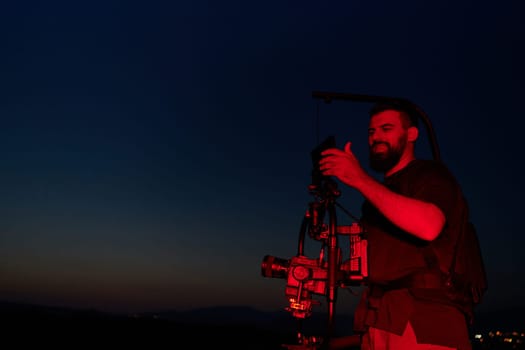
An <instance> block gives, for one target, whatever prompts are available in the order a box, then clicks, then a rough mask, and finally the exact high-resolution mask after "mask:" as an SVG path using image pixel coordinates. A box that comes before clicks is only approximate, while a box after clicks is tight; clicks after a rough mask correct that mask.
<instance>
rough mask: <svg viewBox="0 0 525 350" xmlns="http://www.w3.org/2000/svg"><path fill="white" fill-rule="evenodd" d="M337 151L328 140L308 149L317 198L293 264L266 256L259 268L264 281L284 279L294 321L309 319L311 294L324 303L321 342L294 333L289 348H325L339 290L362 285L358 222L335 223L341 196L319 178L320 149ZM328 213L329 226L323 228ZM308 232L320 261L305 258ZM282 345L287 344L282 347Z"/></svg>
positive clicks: (362, 246)
mask: <svg viewBox="0 0 525 350" xmlns="http://www.w3.org/2000/svg"><path fill="white" fill-rule="evenodd" d="M331 147H335V139H334V137H332V136H331V137H329V138H327V139H326V140H325V141H324V142H323V143H321V144H320V145H319V146H318V147H316V148H315V149H314V150H312V153H311V155H312V163H313V170H312V183H311V184H310V185H309V186H308V190H309V192H310V194H312V195H313V196H314V197H315V200H314V201H313V202H310V203H309V208H308V210H307V212H306V215H305V216H304V218H303V222H302V225H301V230H300V234H299V246H298V251H297V255H296V256H295V257H292V258H291V259H282V258H276V257H274V256H271V255H266V256H265V257H264V259H263V262H262V266H261V273H262V275H263V276H264V277H274V278H283V279H286V280H287V285H286V289H285V295H286V297H287V299H288V302H289V306H288V307H287V308H286V310H287V311H289V312H291V313H292V316H293V317H295V318H297V319H300V320H303V319H305V318H307V317H309V316H310V315H311V314H312V307H313V305H314V304H317V303H319V302H318V301H317V300H314V299H313V296H314V295H324V296H326V299H327V304H328V333H327V334H326V335H325V336H324V337H306V336H304V335H303V334H302V333H301V331H300V330H299V331H298V334H297V338H298V343H299V344H298V345H289V346H287V347H288V348H293V349H299V348H301V347H303V348H306V349H313V348H316V347H317V346H320V345H321V342H322V344H326V342H327V340H328V339H330V338H331V336H332V334H333V327H334V315H335V302H336V297H337V288H338V287H345V286H349V285H353V286H356V285H360V284H363V283H364V282H365V281H366V277H367V275H368V272H367V259H366V252H367V249H366V240H365V239H364V238H363V236H362V234H363V230H362V229H361V227H360V225H359V224H358V223H357V222H354V223H353V224H352V225H350V226H338V225H337V218H336V205H337V203H336V198H337V197H339V196H340V191H339V189H338V188H337V183H336V182H335V181H334V180H333V179H331V178H329V177H325V176H322V175H321V172H320V170H319V168H318V167H319V164H318V162H319V159H320V158H321V152H322V151H323V150H324V149H327V148H331ZM326 214H328V223H326V220H325V219H326ZM306 232H308V234H309V236H310V237H311V238H312V239H315V240H317V241H320V242H322V248H321V251H320V255H319V257H318V258H309V257H306V256H305V255H304V243H305V241H304V240H305V236H306ZM338 235H347V236H348V237H349V239H350V250H349V252H350V254H349V255H350V256H349V259H348V260H346V261H342V250H341V248H340V247H339V246H338ZM285 346H286V345H285Z"/></svg>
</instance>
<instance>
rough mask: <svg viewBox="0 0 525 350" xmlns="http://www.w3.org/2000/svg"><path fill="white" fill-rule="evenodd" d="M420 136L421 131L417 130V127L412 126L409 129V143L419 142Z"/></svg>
mask: <svg viewBox="0 0 525 350" xmlns="http://www.w3.org/2000/svg"><path fill="white" fill-rule="evenodd" d="M418 136H419V129H418V128H416V127H415V126H411V127H409V128H408V141H409V142H414V141H416V140H417V138H418Z"/></svg>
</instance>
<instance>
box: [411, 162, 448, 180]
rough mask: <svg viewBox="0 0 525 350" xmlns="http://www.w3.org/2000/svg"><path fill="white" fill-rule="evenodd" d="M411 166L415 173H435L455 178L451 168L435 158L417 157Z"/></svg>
mask: <svg viewBox="0 0 525 350" xmlns="http://www.w3.org/2000/svg"><path fill="white" fill-rule="evenodd" d="M410 168H411V169H412V171H413V172H415V173H420V174H422V175H423V174H435V175H439V176H446V177H450V178H454V175H453V174H452V172H451V171H450V169H449V168H448V167H447V166H446V165H445V164H444V163H443V162H441V161H438V160H434V159H416V160H414V161H413V162H412V163H411V164H410Z"/></svg>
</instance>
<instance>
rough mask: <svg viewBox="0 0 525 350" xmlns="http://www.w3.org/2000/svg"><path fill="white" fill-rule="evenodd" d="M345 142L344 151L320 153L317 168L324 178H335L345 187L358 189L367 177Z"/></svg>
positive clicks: (331, 150) (333, 150)
mask: <svg viewBox="0 0 525 350" xmlns="http://www.w3.org/2000/svg"><path fill="white" fill-rule="evenodd" d="M350 146H351V142H347V143H346V145H345V148H344V150H340V149H337V148H330V149H327V150H325V151H323V152H322V153H321V156H322V158H321V160H320V161H319V168H320V169H321V172H322V174H323V175H325V176H335V177H336V178H338V179H339V180H340V181H341V182H343V183H344V184H345V185H347V186H350V187H354V188H359V186H360V185H361V184H362V182H363V181H364V180H365V179H366V178H367V177H368V174H367V173H366V172H365V171H364V170H363V168H362V167H361V164H360V163H359V160H357V158H356V156H355V155H354V153H353V152H352V151H351V149H350Z"/></svg>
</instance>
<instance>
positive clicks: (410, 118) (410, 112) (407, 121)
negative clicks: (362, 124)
mask: <svg viewBox="0 0 525 350" xmlns="http://www.w3.org/2000/svg"><path fill="white" fill-rule="evenodd" d="M386 110H394V111H398V112H400V113H401V117H402V119H403V124H404V125H403V126H405V127H406V128H409V127H411V126H415V127H417V126H418V115H417V112H416V111H415V110H414V109H413V108H410V106H407V105H406V104H403V103H401V102H398V101H390V102H378V103H376V104H374V105H373V106H372V108H370V111H369V112H368V115H369V116H370V118H371V117H373V116H374V115H376V114H378V113H381V112H383V111H386Z"/></svg>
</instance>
